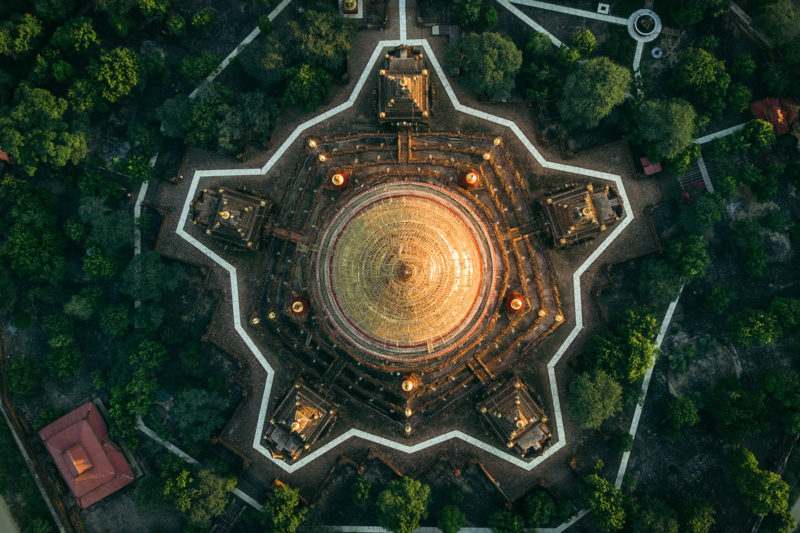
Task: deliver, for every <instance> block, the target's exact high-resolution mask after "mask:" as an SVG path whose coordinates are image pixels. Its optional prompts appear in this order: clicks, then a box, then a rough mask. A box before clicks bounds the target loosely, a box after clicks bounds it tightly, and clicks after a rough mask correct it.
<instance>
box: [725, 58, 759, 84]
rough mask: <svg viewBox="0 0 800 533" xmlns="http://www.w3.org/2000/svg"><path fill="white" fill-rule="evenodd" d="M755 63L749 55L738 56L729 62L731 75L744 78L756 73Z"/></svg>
mask: <svg viewBox="0 0 800 533" xmlns="http://www.w3.org/2000/svg"><path fill="white" fill-rule="evenodd" d="M756 67H757V65H756V61H755V59H753V56H751V55H750V54H747V53H744V54H739V55H737V56H736V57H735V58H733V61H731V66H730V71H731V74H733V75H734V76H736V77H738V78H746V77H747V76H749V75H750V74H752V73H753V72H755V71H756Z"/></svg>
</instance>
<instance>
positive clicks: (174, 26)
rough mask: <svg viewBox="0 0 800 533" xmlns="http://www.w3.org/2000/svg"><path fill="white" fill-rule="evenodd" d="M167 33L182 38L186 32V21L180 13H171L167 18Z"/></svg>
mask: <svg viewBox="0 0 800 533" xmlns="http://www.w3.org/2000/svg"><path fill="white" fill-rule="evenodd" d="M167 31H168V32H169V34H170V35H172V36H173V37H180V36H181V35H183V34H184V33H185V32H186V20H185V19H184V18H183V17H182V16H181V15H180V13H171V14H170V16H169V17H167Z"/></svg>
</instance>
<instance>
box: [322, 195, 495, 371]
mask: <svg viewBox="0 0 800 533" xmlns="http://www.w3.org/2000/svg"><path fill="white" fill-rule="evenodd" d="M318 245H319V253H318V254H317V257H316V263H315V269H314V272H315V282H316V292H317V298H318V299H319V303H320V304H321V308H322V310H323V312H324V314H325V316H326V317H327V319H328V322H329V325H330V326H331V327H332V329H333V331H334V332H335V333H336V334H338V335H341V336H342V337H344V339H346V341H347V342H348V343H349V344H350V345H351V347H353V348H355V349H356V351H357V352H359V353H360V354H362V355H368V356H371V357H373V358H377V359H378V360H379V361H377V362H380V360H383V361H385V362H394V363H415V362H419V361H424V360H428V359H432V358H437V357H439V356H442V355H444V354H447V353H449V352H452V351H453V350H455V349H456V348H458V347H459V346H461V345H462V344H463V343H464V342H465V341H466V340H468V339H469V338H470V337H471V335H472V334H473V333H474V332H475V331H476V329H477V328H478V326H479V324H480V322H481V320H482V319H483V318H484V316H485V315H486V312H487V310H488V308H489V306H490V304H491V303H492V301H493V292H494V284H495V277H496V276H495V252H494V249H493V246H492V241H491V238H490V235H489V233H488V231H487V228H486V225H485V224H484V223H483V221H482V220H481V219H480V217H479V216H478V215H477V214H476V213H475V211H474V210H473V209H472V208H471V207H470V205H469V203H468V202H467V200H465V199H464V198H463V197H461V196H460V195H458V194H456V193H454V192H452V191H449V190H447V189H445V188H443V187H439V186H435V185H431V184H427V183H421V182H392V183H386V184H383V185H378V186H375V187H372V188H370V189H368V190H367V191H365V192H362V193H360V194H358V195H356V196H355V197H353V198H351V199H350V200H349V201H347V202H346V203H345V204H344V205H343V206H342V207H341V208H340V209H339V210H338V211H337V212H336V213H335V214H334V216H333V217H332V219H331V221H330V223H329V224H328V226H327V227H326V228H325V230H324V231H323V232H322V234H321V237H320V240H319V242H318Z"/></svg>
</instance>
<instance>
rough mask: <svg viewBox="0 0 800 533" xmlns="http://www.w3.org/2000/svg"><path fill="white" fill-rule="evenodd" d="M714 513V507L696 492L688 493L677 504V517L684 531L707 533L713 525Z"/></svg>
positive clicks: (687, 532) (688, 532)
mask: <svg viewBox="0 0 800 533" xmlns="http://www.w3.org/2000/svg"><path fill="white" fill-rule="evenodd" d="M714 514H715V511H714V508H713V507H712V506H711V505H710V504H709V503H708V502H706V501H705V500H704V499H703V498H701V497H700V496H698V495H696V494H690V495H689V496H687V497H686V498H684V499H683V500H681V502H680V504H679V505H678V517H679V518H680V522H681V526H682V527H683V531H686V533H708V532H709V531H710V530H711V528H712V527H713V526H714V522H715V519H714Z"/></svg>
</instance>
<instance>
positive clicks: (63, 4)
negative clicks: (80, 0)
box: [33, 0, 75, 22]
mask: <svg viewBox="0 0 800 533" xmlns="http://www.w3.org/2000/svg"><path fill="white" fill-rule="evenodd" d="M33 5H34V8H35V9H36V14H37V15H39V16H40V17H42V18H43V19H46V20H53V21H56V22H58V21H61V20H66V19H67V17H69V16H70V15H71V14H72V11H73V10H74V9H75V2H74V0H34V2H33Z"/></svg>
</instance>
